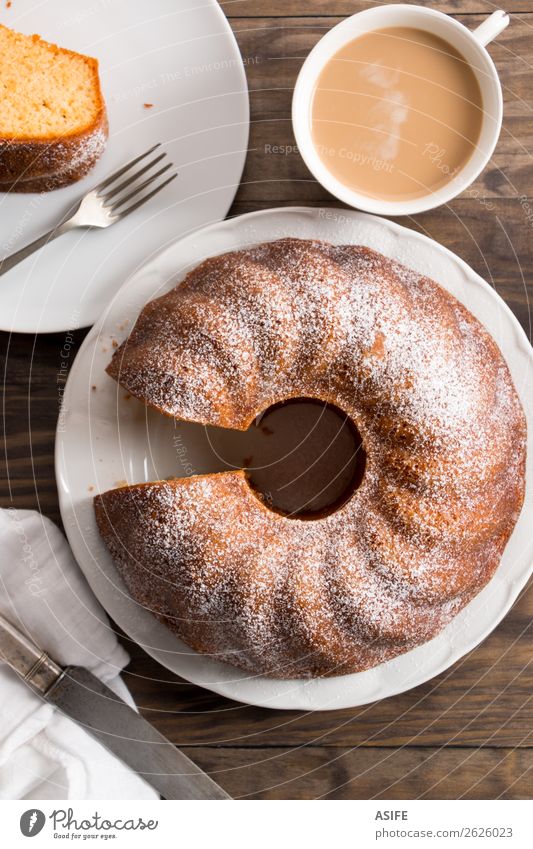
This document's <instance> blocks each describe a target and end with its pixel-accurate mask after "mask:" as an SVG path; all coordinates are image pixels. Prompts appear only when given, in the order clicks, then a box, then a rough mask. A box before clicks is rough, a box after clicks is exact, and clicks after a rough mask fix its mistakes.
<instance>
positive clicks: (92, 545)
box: [56, 208, 533, 710]
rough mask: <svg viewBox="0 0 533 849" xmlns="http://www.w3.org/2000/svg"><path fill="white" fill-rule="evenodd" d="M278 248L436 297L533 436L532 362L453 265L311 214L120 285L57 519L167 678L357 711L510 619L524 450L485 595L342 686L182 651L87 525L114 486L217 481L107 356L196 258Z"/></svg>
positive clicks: (62, 470) (63, 455) (60, 449)
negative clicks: (344, 253)
mask: <svg viewBox="0 0 533 849" xmlns="http://www.w3.org/2000/svg"><path fill="white" fill-rule="evenodd" d="M284 236H298V237H301V238H315V239H325V240H327V241H330V242H335V243H342V244H362V245H368V246H369V247H372V248H375V249H377V250H379V251H381V252H382V253H384V254H386V255H387V256H389V257H392V258H394V259H398V260H400V261H401V262H404V263H405V264H406V265H408V266H410V267H411V268H414V269H416V270H417V271H419V272H422V273H424V274H427V275H429V276H431V277H433V278H434V279H435V280H437V281H438V282H439V283H441V284H442V285H443V286H445V287H446V289H448V290H449V291H450V292H452V293H453V294H454V295H455V296H456V297H457V298H459V300H460V301H462V302H463V303H464V304H465V305H466V306H467V307H468V309H469V310H471V312H473V313H474V315H476V316H477V317H478V318H479V319H480V320H481V321H482V322H483V324H484V325H485V327H487V328H488V330H489V331H490V332H491V333H492V335H493V337H494V339H495V340H496V341H497V342H498V344H499V346H500V348H501V350H502V351H503V353H504V356H505V358H506V360H507V362H508V364H509V367H510V369H511V373H512V375H513V379H514V382H515V386H516V388H517V390H518V392H519V394H520V397H521V399H522V403H523V404H524V408H525V410H526V414H527V418H528V424H529V433H530V435H531V434H533V392H532V382H533V381H532V374H533V351H532V349H531V348H530V346H529V343H528V342H527V339H526V336H525V334H524V333H523V331H522V329H521V328H520V325H519V324H518V322H517V320H516V319H515V317H514V316H513V315H512V313H511V311H510V310H509V309H508V307H507V306H506V305H505V303H504V302H503V301H502V300H501V299H500V298H499V297H498V295H496V294H495V292H494V291H493V290H492V289H491V288H490V286H489V285H488V284H487V283H485V282H484V281H483V280H482V279H481V278H480V277H478V275H477V274H475V273H474V272H473V271H472V269H471V268H469V267H468V266H467V265H466V264H465V263H464V262H462V260H460V259H459V258H458V257H456V256H455V255H454V254H452V253H451V252H450V251H448V250H446V249H445V248H443V247H441V246H440V245H438V244H436V243H435V242H433V241H431V240H430V239H428V238H426V237H425V236H421V235H420V234H418V233H415V232H413V231H412V230H408V229H406V228H405V227H401V226H400V225H398V224H394V223H392V222H390V221H386V220H385V219H382V218H376V217H374V216H371V215H366V214H364V213H359V212H352V211H345V210H331V209H309V208H292V209H272V210H267V211H265V212H254V213H251V214H249V215H243V216H240V217H238V218H234V219H230V220H228V221H224V222H221V223H219V224H215V225H212V226H210V227H206V228H204V229H202V230H200V231H198V232H196V233H194V234H193V235H191V236H188V237H187V238H185V239H182V240H181V241H179V242H176V243H175V244H174V245H172V246H171V247H170V248H168V249H167V250H166V251H165V252H163V253H161V254H160V255H159V256H158V257H157V258H156V259H154V260H151V261H150V262H149V263H148V264H147V265H146V266H145V267H144V268H143V269H142V270H141V271H139V272H138V273H137V274H135V275H134V277H132V278H131V279H130V280H129V281H128V282H127V283H125V285H124V286H123V288H122V289H121V290H120V292H119V293H118V294H117V295H116V296H115V297H114V298H113V300H112V301H111V303H110V304H109V305H108V307H107V309H106V310H105V312H104V314H103V316H102V317H101V318H100V320H99V321H98V323H97V324H96V325H95V326H94V327H93V329H92V330H91V332H90V333H89V335H88V336H87V338H86V340H85V342H84V344H83V346H82V348H81V350H80V352H79V354H78V356H77V358H76V361H75V363H74V366H73V368H72V370H71V372H70V376H69V379H68V383H67V386H66V391H65V395H64V405H63V410H62V413H61V415H60V419H59V427H58V433H57V443H56V473H57V482H58V487H59V495H60V505H61V515H62V517H63V521H64V524H65V528H66V531H67V535H68V538H69V541H70V544H71V546H72V549H73V551H74V554H75V556H76V558H77V560H78V562H79V564H80V566H81V568H82V569H83V572H84V573H85V575H86V577H87V579H88V581H89V583H90V585H91V587H92V588H93V590H94V592H95V593H96V595H97V596H98V598H99V599H100V601H101V602H102V604H103V606H104V607H105V608H106V610H107V611H108V613H109V614H110V616H111V617H112V618H113V619H114V620H115V622H117V624H118V625H120V627H121V628H123V629H124V631H125V632H126V633H127V634H128V635H129V636H130V637H131V638H132V639H133V640H135V641H136V642H138V643H139V644H140V645H141V646H142V647H143V648H144V649H145V650H146V651H147V652H148V653H149V654H151V655H152V656H153V657H155V658H156V659H157V660H158V661H160V662H161V663H162V664H163V665H164V666H166V667H168V668H169V669H171V670H172V671H173V672H175V673H177V674H178V675H181V676H182V677H183V678H186V679H187V680H189V681H192V682H194V683H195V684H199V685H201V686H203V687H207V688H208V689H210V690H213V691H215V692H216V693H221V694H222V695H224V696H228V697H229V698H232V699H236V700H238V701H241V702H247V703H251V704H255V705H261V706H262V707H269V708H294V709H298V710H326V709H331V708H342V707H354V706H356V705H361V704H365V703H367V702H370V701H374V700H376V699H382V698H385V697H387V696H392V695H394V694H395V693H399V692H402V691H404V690H408V689H410V688H411V687H414V686H416V685H418V684H421V683H422V682H424V681H427V680H428V679H429V678H432V677H433V676H434V675H437V674H438V673H439V672H442V670H443V669H446V668H447V667H448V666H450V665H451V664H452V663H454V662H455V661H456V660H458V659H459V658H460V657H461V656H462V655H464V654H465V653H466V652H468V651H470V650H471V649H472V648H473V647H474V646H476V645H477V644H478V643H479V642H480V641H481V640H483V639H484V637H486V636H487V634H489V633H490V631H492V629H493V628H494V627H495V626H496V625H497V624H498V622H499V621H500V620H501V619H502V618H503V616H504V615H505V614H506V613H507V611H508V610H509V608H510V607H511V605H512V604H513V602H514V600H515V599H516V597H517V595H518V593H519V591H520V589H521V588H522V587H523V586H524V584H525V583H526V581H527V579H528V577H529V575H530V572H531V567H532V563H533V538H532V537H531V533H530V530H531V524H532V520H533V487H532V481H533V469H532V464H533V450H532V449H531V446H530V450H529V455H528V471H527V493H526V500H525V504H524V508H523V510H522V513H521V515H520V518H519V521H518V523H517V525H516V528H515V530H514V532H513V535H512V537H511V540H510V541H509V544H508V546H507V548H506V550H505V554H504V557H503V559H502V562H501V565H500V567H499V569H498V570H497V572H496V574H495V576H494V578H493V579H492V581H491V582H490V583H489V585H488V586H487V587H486V588H485V589H484V590H483V591H482V592H481V593H480V594H479V595H478V596H477V597H476V598H475V599H474V600H473V601H472V602H471V603H470V604H469V605H468V606H467V607H466V608H465V609H464V610H463V611H462V612H461V613H460V614H459V615H458V616H457V617H456V618H455V619H454V620H453V622H452V623H451V624H450V625H449V626H448V627H447V628H446V629H445V630H444V631H443V632H442V633H441V634H439V636H437V637H436V638H435V639H433V640H431V642H429V643H426V644H425V645H422V646H419V647H418V648H416V649H413V650H412V651H410V652H408V653H407V654H404V655H402V656H401V657H398V658H396V659H395V660H392V661H389V662H388V663H385V664H382V665H381V666H378V667H376V668H375V669H371V670H369V671H367V672H360V673H358V674H355V675H344V676H339V677H337V678H325V679H316V680H310V681H308V680H305V681H301V680H290V681H280V680H273V679H267V678H263V677H250V676H249V675H247V674H245V673H243V672H240V671H238V670H236V669H234V668H233V667H231V666H228V665H226V664H223V663H220V662H218V661H215V660H212V659H210V658H209V657H206V656H203V655H199V654H196V653H195V652H193V651H192V650H191V649H189V648H187V647H186V646H184V645H183V643H181V642H180V641H179V640H177V639H176V637H174V636H173V635H172V634H171V632H170V631H168V630H167V629H166V628H165V627H164V626H163V625H161V624H160V623H159V622H158V621H157V620H156V619H155V618H154V617H153V616H152V615H151V613H149V612H148V611H147V610H145V609H144V608H142V607H141V606H139V605H138V604H137V603H136V602H134V601H133V600H132V599H131V598H130V597H129V596H128V594H127V591H126V589H125V587H124V584H123V583H122V581H121V579H120V577H119V575H118V573H117V571H116V570H115V567H114V566H113V563H112V561H111V558H110V556H109V554H108V552H107V549H106V548H105V546H104V544H103V542H102V540H101V539H100V537H99V534H98V531H97V528H96V523H95V519H94V514H93V507H92V496H93V495H94V494H95V493H97V492H103V491H104V490H107V489H110V488H112V487H115V486H117V485H119V484H120V483H122V482H125V481H127V482H128V483H139V482H143V481H150V480H157V479H159V478H164V477H167V476H171V475H184V474H185V475H186V474H192V473H199V472H202V471H206V470H210V471H213V470H214V465H213V451H212V448H211V446H210V442H209V439H208V436H207V431H206V429H205V428H202V427H200V426H198V425H184V424H183V423H182V424H176V423H175V422H174V421H173V420H172V419H169V418H167V417H165V416H161V415H159V414H157V413H152V412H149V411H147V409H146V408H145V407H144V405H142V404H141V403H139V402H137V401H135V400H133V399H128V397H127V396H125V393H124V391H123V390H120V388H118V387H117V384H116V383H115V382H114V381H113V380H111V378H109V377H107V375H106V374H105V373H104V368H105V366H106V365H107V363H108V362H109V359H110V356H111V352H112V350H113V346H114V345H116V344H117V342H120V341H122V339H124V338H125V337H126V336H127V334H128V332H129V330H130V328H131V327H132V325H133V323H134V321H135V318H136V316H137V314H138V313H139V311H140V309H141V308H142V306H143V305H144V303H145V302H146V301H148V300H151V299H152V298H154V297H156V296H159V295H161V294H162V293H163V292H166V291H167V290H168V289H170V288H171V287H172V286H173V285H175V284H176V282H177V281H178V280H179V279H181V278H182V277H183V276H184V275H185V273H186V272H187V271H188V270H189V269H190V268H191V267H193V266H195V265H196V264H198V263H199V262H200V261H201V260H203V259H204V258H205V257H207V256H212V255H215V254H219V253H221V252H223V251H228V250H233V249H236V248H242V247H245V246H247V245H251V244H254V243H258V242H263V241H270V240H273V239H278V238H281V237H284ZM227 433H228V434H230V435H231V431H228V432H227ZM530 442H531V436H530ZM218 447H220V446H218ZM226 456H227V455H226Z"/></svg>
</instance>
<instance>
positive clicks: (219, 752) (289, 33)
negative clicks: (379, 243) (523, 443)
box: [0, 0, 533, 799]
mask: <svg viewBox="0 0 533 849" xmlns="http://www.w3.org/2000/svg"><path fill="white" fill-rule="evenodd" d="M367 5H369V4H368V3H360V2H353V0H226V2H224V3H223V7H224V10H225V12H226V14H227V15H228V17H229V18H230V22H231V25H232V27H233V30H234V32H235V35H236V37H237V40H238V42H239V45H240V48H241V51H242V55H243V58H244V61H245V65H246V69H247V73H248V82H249V87H250V101H251V111H252V123H251V134H250V143H249V144H250V147H249V152H248V159H247V163H246V168H245V172H244V176H243V180H242V185H241V187H240V189H239V191H238V194H237V197H236V200H235V203H234V205H233V207H232V210H231V214H232V215H237V214H239V213H242V212H247V211H250V210H254V209H262V208H266V207H271V206H280V205H287V204H310V205H318V204H331V205H338V204H337V203H336V202H334V201H333V200H332V199H331V198H330V197H329V196H328V195H327V194H326V192H324V191H323V190H322V189H321V188H320V186H318V185H317V184H316V183H315V182H314V180H313V179H312V178H311V176H310V174H309V173H308V171H307V170H306V168H305V166H304V164H303V162H302V160H301V159H300V157H299V155H298V153H297V152H296V151H295V150H294V148H293V147H292V146H293V145H294V139H293V135H292V131H291V122H290V103H291V93H292V88H293V85H294V81H295V78H296V74H297V72H298V69H299V67H300V65H301V63H302V60H303V58H304V57H305V55H306V54H307V53H308V51H309V50H310V48H311V47H312V46H313V45H314V44H315V43H316V41H317V40H318V39H319V38H320V36H321V35H322V34H323V33H324V32H326V30H328V29H329V28H330V27H331V26H333V25H334V24H335V23H337V22H338V20H340V18H341V17H342V16H345V15H348V14H350V13H353V12H354V11H357V10H359V9H362V8H364V7H365V6H367ZM431 5H432V6H433V7H435V8H439V9H441V10H442V11H445V12H449V13H451V14H454V15H455V14H457V17H458V19H459V20H461V21H462V22H464V23H465V24H467V26H470V27H473V26H476V25H477V24H479V23H480V21H481V20H482V18H483V16H484V15H486V14H488V13H489V12H490V11H492V10H493V8H494V7H493V6H491V5H490V4H488V3H485V2H484V0H465V2H460V3H459V2H455V0H448V2H446V0H441V2H432V3H431ZM507 9H508V11H510V12H511V13H512V22H511V26H510V27H509V28H508V29H507V30H506V31H505V32H504V33H503V34H502V35H501V36H500V37H499V38H498V40H497V42H495V43H494V44H493V45H491V47H490V52H491V54H492V56H493V58H494V60H495V62H496V65H497V67H498V70H499V71H500V74H501V79H502V83H503V90H504V98H505V119H504V125H503V130H502V134H501V138H500V141H499V144H498V148H497V151H496V153H495V154H494V156H493V159H492V161H491V163H490V165H489V166H488V168H487V169H486V170H485V172H484V174H483V175H482V177H481V178H480V179H479V180H478V181H477V182H476V184H475V185H474V186H473V187H472V188H471V189H470V190H469V191H468V192H467V193H465V194H464V195H463V196H462V197H460V198H458V199H457V200H455V201H454V202H453V203H451V204H449V205H448V206H446V207H444V208H442V209H438V210H436V211H433V212H429V213H426V214H424V215H419V216H416V217H415V218H413V219H408V220H406V219H404V220H402V223H404V224H406V225H407V226H410V227H414V228H416V229H418V230H421V231H422V232H424V233H426V234H428V235H429V236H431V237H432V238H434V239H436V240H437V241H439V242H441V243H442V244H444V245H446V246H447V247H448V248H451V249H452V250H453V251H455V252H457V253H458V254H459V256H461V257H463V259H465V260H466V261H467V262H468V263H470V265H471V266H472V267H473V268H475V269H476V271H478V272H479V273H480V274H481V275H482V276H483V277H485V278H486V279H487V280H488V281H489V282H490V283H491V284H492V285H493V286H494V287H495V288H496V290H497V291H498V292H499V294H500V295H501V296H502V297H503V298H504V299H505V300H506V301H507V303H508V304H509V306H510V307H511V309H512V310H513V311H514V313H515V314H516V315H517V316H518V318H519V320H520V321H521V322H522V325H523V326H524V328H525V330H526V332H528V333H529V331H530V314H529V304H528V288H527V287H528V282H529V281H530V279H531V271H532V268H531V266H532V252H531V250H530V246H531V242H532V235H533V169H532V168H531V156H530V154H531V151H533V128H532V122H531V115H532V98H533V84H532V83H531V73H532V65H533V8H531V5H530V4H529V9H530V11H528V0H510V2H509V3H508V4H507ZM276 145H278V146H280V145H281V146H285V151H284V152H283V153H280V152H278V153H275V152H273V146H276ZM527 198H529V199H530V200H529V201H528V200H527ZM84 335H85V332H84V331H77V332H75V333H74V334H72V336H73V342H72V347H71V351H70V353H71V357H70V361H72V360H73V358H74V354H75V351H76V350H77V347H78V346H79V344H80V343H81V341H82V339H83V337H84ZM0 338H1V344H2V353H3V355H4V356H5V407H4V414H5V415H4V423H5V424H4V427H5V443H6V450H5V456H4V458H3V469H2V472H1V476H2V488H1V493H0V495H1V501H0V503H1V504H2V506H14V507H27V508H36V509H40V510H41V511H42V512H43V513H45V514H46V515H48V516H50V517H51V518H52V519H55V520H56V521H59V512H58V502H57V493H56V484H55V480H54V469H53V447H54V429H55V424H56V418H57V413H58V400H59V394H60V393H59V389H60V387H61V384H62V380H63V377H62V374H61V373H60V361H61V357H60V350H61V348H62V346H63V343H64V341H65V334H56V335H50V336H39V337H32V336H9V335H8V334H3V335H1V336H0ZM532 613H533V588H532V587H530V588H529V590H527V591H526V592H524V593H523V594H522V596H521V598H520V599H519V601H518V602H517V603H516V604H515V606H514V608H513V610H512V611H511V613H509V615H508V616H507V617H506V618H505V620H504V621H503V622H502V623H501V625H500V626H499V627H498V628H497V629H496V630H495V631H494V633H493V634H492V635H491V636H490V637H489V638H488V639H487V640H485V642H484V643H483V644H482V645H481V646H480V647H479V648H478V649H476V650H475V651H474V652H472V653H470V654H469V655H467V656H466V657H465V658H463V659H462V660H461V661H460V662H459V663H457V664H456V665H455V666H454V667H452V668H451V669H449V670H448V671H447V672H445V673H444V674H442V675H439V676H438V677H437V678H435V679H433V680H432V681H429V682H428V683H427V684H424V685H423V686H421V687H418V688H417V689H416V690H411V691H410V692H408V693H404V694H403V695H400V696H397V697H395V698H391V699H388V700H386V701H384V702H379V703H376V704H372V705H369V706H367V707H363V708H358V709H353V710H342V711H338V712H333V713H305V712H301V713H293V712H269V711H267V710H259V709H256V708H252V707H247V706H243V705H240V704H236V703H232V702H229V701H226V700H225V699H223V698H219V697H217V696H214V695H211V694H210V693H209V692H207V691H206V690H201V689H199V688H197V687H194V686H192V685H190V684H188V683H187V682H185V681H182V680H180V679H178V678H177V677H176V676H174V675H172V674H170V673H169V672H167V671H166V670H165V669H163V668H162V667H160V666H158V665H157V663H155V662H154V661H153V660H151V659H150V658H149V657H148V656H147V655H146V654H144V653H143V652H142V651H141V650H140V649H139V648H138V647H137V646H135V645H134V644H132V643H131V642H130V641H129V640H127V639H125V638H124V640H123V641H124V643H125V645H126V646H127V649H128V651H129V652H130V654H131V656H132V662H131V664H130V666H129V668H128V671H127V673H126V676H125V677H126V680H127V683H128V685H129V687H130V688H131V690H132V692H133V694H134V696H135V699H136V701H137V703H138V705H139V706H140V707H141V709H142V711H143V712H144V714H145V715H146V716H147V717H148V718H149V719H150V720H151V721H152V722H153V723H154V724H155V725H156V726H157V727H158V728H159V729H160V730H161V731H162V732H163V733H164V734H166V735H167V736H168V737H169V738H170V739H171V740H173V741H174V742H175V743H176V744H177V745H179V746H182V747H187V748H188V750H189V753H190V754H192V756H193V757H194V758H195V759H196V760H197V761H198V763H199V764H200V765H201V766H202V767H204V768H205V769H207V770H208V771H210V772H211V773H212V774H213V775H216V777H217V779H218V780H219V781H220V783H221V784H222V785H223V786H224V787H225V788H226V789H227V790H228V791H229V792H230V793H231V794H233V795H235V796H245V797H257V798H303V799H308V798H314V797H318V796H326V797H328V798H337V799H343V798H348V799H357V798H373V797H382V798H398V799H401V798H409V799H412V798H420V797H421V798H428V799H430V798H458V797H461V798H470V799H474V798H524V797H526V798H531V796H532V792H531V791H532V779H533V774H532V767H533V750H532V748H531V747H532V744H533V738H532V731H533V700H532V695H533V671H532V670H531V668H530V664H531V659H532V651H531V647H532V637H531V617H532Z"/></svg>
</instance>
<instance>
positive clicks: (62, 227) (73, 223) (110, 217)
mask: <svg viewBox="0 0 533 849" xmlns="http://www.w3.org/2000/svg"><path fill="white" fill-rule="evenodd" d="M160 146H161V143H159V144H155V145H154V146H153V147H151V148H150V150H147V151H146V152H145V153H141V155H140V156H136V157H135V159H132V160H131V162H128V163H127V165H124V166H123V167H122V168H119V169H118V171H115V173H114V174H111V176H110V177H107V179H105V180H103V181H102V182H101V183H99V184H98V186H95V188H94V189H92V190H91V191H90V192H87V194H86V195H84V197H83V198H82V199H81V201H80V202H79V204H78V206H77V208H76V210H75V211H74V213H73V214H72V215H70V216H69V217H68V218H66V219H65V220H63V221H61V222H60V223H59V224H57V225H56V226H55V227H54V228H53V229H52V230H50V231H49V232H48V233H45V234H44V235H43V236H39V238H38V239H35V241H34V242H30V244H29V245H26V247H25V248H21V249H20V250H19V251H16V252H15V253H14V254H11V256H7V257H5V258H4V259H3V260H0V276H1V275H2V274H5V273H6V271H9V270H10V269H11V268H13V266H15V265H18V263H19V262H22V260H24V259H26V257H28V256H30V255H31V254H32V253H34V252H35V251H38V250H39V248H42V247H43V245H46V244H48V242H51V241H52V239H57V237H58V236H62V235H63V233H68V231H69V230H73V229H74V228H75V227H111V225H112V224H115V223H116V222H117V221H121V220H122V219H123V218H125V217H126V215H129V214H130V212H133V211H134V210H135V209H138V208H139V207H140V206H142V205H143V204H144V203H146V201H148V200H150V198H153V197H154V195H156V194H157V193H158V192H160V191H161V189H164V188H165V186H168V184H169V183H171V182H172V180H174V179H175V178H176V177H177V176H178V175H177V173H176V172H174V174H172V175H171V176H170V177H167V179H166V180H164V182H163V183H160V184H159V185H158V186H156V187H155V188H153V189H151V191H149V192H147V193H145V194H140V193H142V192H144V190H145V189H148V188H150V186H152V185H153V184H154V182H155V181H156V180H157V179H158V178H159V177H161V176H162V175H163V174H165V173H166V172H167V171H169V169H170V168H173V167H174V166H173V164H172V162H170V163H168V165H165V166H164V167H163V168H160V169H159V170H158V171H156V172H155V173H154V174H150V175H149V176H148V177H146V179H145V180H143V181H142V182H141V183H137V180H138V179H139V177H142V176H143V174H146V173H147V172H148V171H150V170H151V169H152V168H154V166H155V165H158V163H159V162H161V161H162V160H163V159H165V158H166V153H160V154H159V155H158V156H155V157H154V158H152V159H150V160H149V161H148V162H146V163H144V162H143V160H145V159H147V157H149V156H150V154H152V153H153V152H154V151H155V150H157V148H158V147H160ZM139 163H142V166H141V167H139V168H135V166H136V165H138V164H139ZM132 168H133V169H135V170H134V171H133V173H132V174H130V175H129V176H127V177H126V178H125V179H124V180H122V181H121V182H120V183H119V184H118V185H113V184H114V183H116V181H117V180H118V179H119V178H120V177H122V176H123V175H125V174H127V172H128V171H130V170H131V169H132ZM127 189H130V191H126V190H127ZM139 195H140V196H139ZM130 201H132V203H130Z"/></svg>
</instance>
